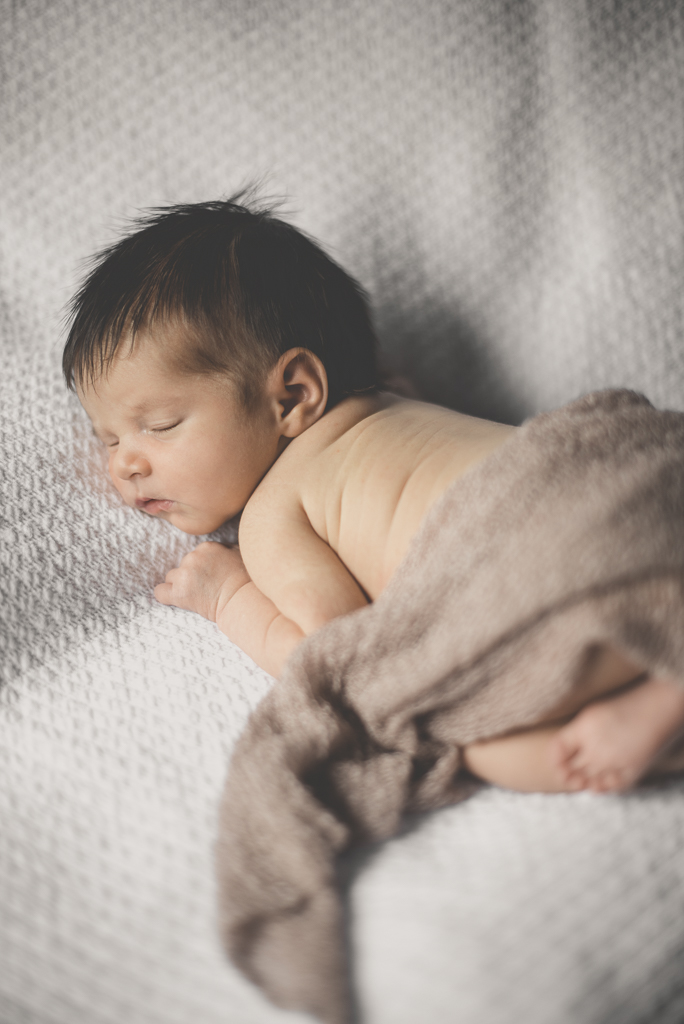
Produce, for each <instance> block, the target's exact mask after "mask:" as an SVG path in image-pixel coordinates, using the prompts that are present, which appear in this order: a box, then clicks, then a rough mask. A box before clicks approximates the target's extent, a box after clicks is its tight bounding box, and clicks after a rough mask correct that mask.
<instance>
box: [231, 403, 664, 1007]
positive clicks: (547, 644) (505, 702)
mask: <svg viewBox="0 0 684 1024" xmlns="http://www.w3.org/2000/svg"><path fill="white" fill-rule="evenodd" d="M683 460H684V414H682V413H676V412H660V411H657V410H655V409H654V408H653V407H652V406H651V405H650V403H649V402H648V401H647V400H646V399H645V398H643V397H642V396H640V395H637V394H635V393H633V392H629V391H604V392H599V393H596V394H593V395H589V396H588V397H586V398H583V399H581V400H579V401H577V402H574V403H572V404H571V405H568V406H566V407H564V408H562V409H560V410H558V411H556V412H552V413H546V414H543V415H541V416H537V417H536V418H535V419H533V420H530V421H529V422H528V423H526V424H525V425H524V426H523V427H522V428H521V429H520V430H518V431H516V432H515V434H514V435H513V436H512V437H511V438H510V439H509V440H508V441H507V442H506V443H505V444H504V445H502V446H501V448H499V449H498V450H497V451H496V452H495V453H494V454H493V455H491V456H490V457H489V458H488V459H486V460H485V461H484V462H482V463H480V464H479V465H478V466H476V467H475V468H474V469H472V470H471V471H470V472H469V473H467V474H466V475H465V476H464V477H462V478H461V479H460V480H458V481H456V482H455V483H454V484H453V485H452V486H451V487H450V489H449V490H448V491H447V492H446V493H445V494H444V495H443V496H442V498H441V499H440V500H439V501H438V502H437V504H436V505H435V506H434V507H433V508H432V510H431V511H430V513H429V515H428V516H427V517H426V519H425V522H424V523H423V525H422V526H421V529H420V530H419V532H418V534H417V535H416V537H415V539H414V541H413V543H412V546H411V548H410V550H409V553H408V554H407V556H406V558H405V559H404V561H403V562H402V564H401V566H400V567H399V569H398V570H397V572H396V573H395V575H394V577H393V579H392V580H391V582H390V584H389V586H388V587H387V589H386V590H385V592H384V593H383V594H382V596H381V597H380V598H379V599H378V600H377V601H376V602H375V603H374V604H372V605H370V606H369V607H368V608H364V609H362V610H360V611H358V612H355V613H353V614H351V615H348V616H345V617H343V618H340V619H337V620H335V621H333V622H331V623H329V624H328V625H327V626H325V627H324V628H323V629H321V630H319V631H318V632H317V633H316V634H315V635H313V636H311V637H310V638H309V639H307V641H306V642H304V643H303V644H302V645H301V646H300V647H299V648H298V649H297V650H296V652H295V654H294V655H293V657H292V658H291V660H290V662H289V663H288V666H287V669H286V671H285V673H284V675H283V678H282V680H280V681H279V682H277V683H276V684H275V686H274V687H273V689H272V691H271V692H270V693H269V695H268V696H267V697H266V699H265V700H264V701H263V703H262V704H261V705H260V706H259V707H258V708H257V710H256V712H255V713H254V714H253V715H252V717H251V720H250V722H249V724H248V727H247V729H246V731H245V733H244V735H243V736H242V738H241V740H240V741H239V743H238V745H237V748H236V751H235V754H234V757H233V760H232V763H231V766H230V773H229V776H228V781H227V784H226V790H225V797H224V801H223V807H222V814H221V823H220V834H219V840H218V844H217V863H218V874H219V880H220V902H221V917H222V929H223V934H224V938H225V944H226V947H227V950H228V952H229V954H230V956H231V957H232V958H233V960H234V961H235V963H236V964H238V966H239V967H240V968H241V969H242V970H243V971H244V972H245V974H246V975H248V977H250V978H251V979H252V980H253V981H255V982H256V983H257V984H258V985H260V986H261V987H262V988H263V989H264V990H265V991H266V993H267V994H268V995H269V996H270V997H271V998H272V999H273V1000H274V1001H275V1002H277V1003H278V1004H280V1005H281V1006H284V1007H291V1008H300V1009H304V1010H307V1011H309V1012H310V1013H313V1014H315V1015H317V1016H319V1017H320V1018H321V1019H322V1020H323V1021H325V1022H327V1024H342V1022H346V1021H347V1020H348V1019H349V1013H350V1009H349V1007H350V999H349V981H348V971H347V966H346V959H345V945H344V928H343V925H344V922H343V911H342V908H341V905H340V900H339V898H338V895H337V890H336V875H335V858H336V855H337V854H339V853H340V852H341V851H342V850H344V849H345V847H347V846H348V845H349V844H350V843H357V842H366V841H375V840H382V839H387V838H388V837H390V836H392V835H393V834H394V833H395V832H396V831H397V828H398V826H399V823H400V820H401V817H402V815H403V814H404V813H405V812H406V811H415V810H426V809H429V808H435V807H439V806H442V805H444V804H447V803H450V802H453V801H455V800H458V799H461V798H462V797H463V796H465V795H467V793H468V792H469V789H470V788H471V787H472V782H471V783H468V780H467V779H466V778H465V777H464V776H462V775H460V774H459V765H460V755H459V750H460V748H461V747H462V745H463V744H465V743H468V742H471V741H473V740H475V739H478V738H483V737H487V736H492V735H495V734H497V733H500V732H503V731H505V730H508V729H512V728H515V727H522V726H525V725H528V724H531V723H533V722H535V720H537V719H538V718H539V716H541V715H542V714H543V713H544V712H545V711H546V710H547V709H550V708H551V707H552V706H553V705H554V704H556V703H557V702H558V701H559V700H560V698H561V697H562V696H563V695H564V694H565V693H566V692H567V691H569V690H570V689H571V688H572V687H573V685H574V684H575V682H576V681H577V680H578V678H579V677H580V675H581V673H582V670H583V666H584V665H585V664H586V661H587V658H589V657H590V656H591V654H592V650H593V649H594V648H595V647H596V645H598V644H602V643H606V642H607V643H611V644H613V645H615V646H616V647H618V648H619V649H621V650H622V651H623V652H624V653H625V654H627V655H628V656H629V657H631V658H633V659H634V660H635V661H637V662H639V663H643V664H644V665H646V666H647V667H648V668H649V669H652V670H653V671H658V672H664V673H667V674H669V675H671V676H674V677H675V678H678V679H681V680H682V681H683V683H684V595H683V591H682V585H683V582H684V463H683Z"/></svg>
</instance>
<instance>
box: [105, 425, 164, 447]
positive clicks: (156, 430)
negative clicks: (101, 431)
mask: <svg viewBox="0 0 684 1024" xmlns="http://www.w3.org/2000/svg"><path fill="white" fill-rule="evenodd" d="M180 423H181V421H180V420H178V423H170V424H169V426H168V427H154V428H153V429H152V430H150V433H151V434H165V433H166V432H167V430H173V428H174V427H179V426H180ZM118 443H119V442H118V441H112V443H111V444H108V445H107V448H116V446H117V445H118Z"/></svg>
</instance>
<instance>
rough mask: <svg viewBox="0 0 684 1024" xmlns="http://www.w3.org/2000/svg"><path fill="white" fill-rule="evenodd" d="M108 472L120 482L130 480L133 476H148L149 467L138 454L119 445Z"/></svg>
mask: <svg viewBox="0 0 684 1024" xmlns="http://www.w3.org/2000/svg"><path fill="white" fill-rule="evenodd" d="M110 470H111V472H112V474H113V475H114V476H117V477H119V479H120V480H130V479H131V477H134V476H149V475H150V472H151V467H150V464H149V462H148V460H147V459H146V458H145V456H144V455H141V454H140V452H136V451H131V450H130V449H127V448H124V447H123V446H122V445H119V447H118V449H117V450H116V452H115V454H114V457H113V458H112V460H111V463H110Z"/></svg>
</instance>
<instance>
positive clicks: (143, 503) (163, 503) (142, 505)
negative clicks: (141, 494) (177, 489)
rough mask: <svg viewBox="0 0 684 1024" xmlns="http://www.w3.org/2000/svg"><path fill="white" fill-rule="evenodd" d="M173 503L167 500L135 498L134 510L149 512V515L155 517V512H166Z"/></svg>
mask: <svg viewBox="0 0 684 1024" xmlns="http://www.w3.org/2000/svg"><path fill="white" fill-rule="evenodd" d="M172 505H173V501H171V500H170V499H169V498H136V499H135V506H136V508H139V509H142V511H143V512H149V513H150V515H156V513H157V512H168V511H169V509H170V508H171V506H172Z"/></svg>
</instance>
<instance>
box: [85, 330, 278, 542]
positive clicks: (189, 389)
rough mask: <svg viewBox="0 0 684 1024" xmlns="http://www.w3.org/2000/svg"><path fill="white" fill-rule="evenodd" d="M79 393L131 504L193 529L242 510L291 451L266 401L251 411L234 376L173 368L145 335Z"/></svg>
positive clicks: (207, 530)
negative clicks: (284, 453)
mask: <svg viewBox="0 0 684 1024" xmlns="http://www.w3.org/2000/svg"><path fill="white" fill-rule="evenodd" d="M78 394H79V398H80V400H81V403H82V405H83V407H84V409H85V411H86V412H87V414H88V416H89V417H90V419H91V422H92V424H93V428H94V430H95V433H96V434H97V436H98V437H99V438H100V440H101V441H102V442H103V443H104V444H105V445H106V446H107V448H108V450H109V472H110V475H111V478H112V480H113V481H114V485H115V487H116V489H117V490H118V492H119V494H120V495H121V497H122V498H123V499H124V501H125V502H126V504H127V505H130V506H131V507H132V508H139V509H142V511H144V512H147V513H148V514H149V515H153V516H158V517H159V518H161V519H167V520H168V521H169V522H170V523H173V525H174V526H177V527H178V528H179V529H181V530H184V531H185V532H186V533H192V534H203V533H211V532H212V530H215V529H217V528H218V527H219V526H220V525H221V524H222V523H224V522H225V521H226V519H230V518H232V517H233V516H234V515H237V513H238V512H239V511H240V510H241V509H242V508H243V507H244V505H245V504H246V502H247V501H248V499H249V497H250V495H251V494H252V492H253V491H254V490H255V488H256V487H257V485H258V483H259V481H260V480H261V478H262V477H263V476H264V475H265V474H266V473H267V472H268V470H269V469H270V467H271V466H272V465H273V463H274V462H275V460H276V459H277V457H278V455H279V454H280V451H281V447H282V439H281V437H280V431H279V430H278V429H277V412H276V410H274V409H273V408H272V407H271V406H269V403H268V402H267V401H266V400H264V402H263V403H262V405H261V406H260V407H259V408H257V409H255V410H254V411H252V410H250V412H249V413H247V412H245V410H244V407H243V406H242V405H241V403H240V401H239V398H238V396H237V393H236V389H235V386H234V384H233V383H232V382H231V381H230V380H229V379H227V378H221V379H216V378H212V377H207V376H201V375H193V374H188V373H183V372H181V371H179V370H177V369H173V368H171V367H169V366H168V362H167V363H165V362H164V360H163V357H162V356H161V353H160V349H159V346H158V345H157V344H156V343H155V341H154V340H150V339H149V338H146V337H144V336H139V337H138V339H137V340H136V347H135V349H134V350H133V352H132V354H124V355H123V356H118V357H117V358H116V360H115V361H114V362H113V364H112V366H111V367H110V369H109V371H108V373H107V374H106V375H104V376H102V377H100V378H99V380H97V381H96V382H95V383H94V384H93V385H91V386H89V387H87V388H84V389H79V393H78Z"/></svg>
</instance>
